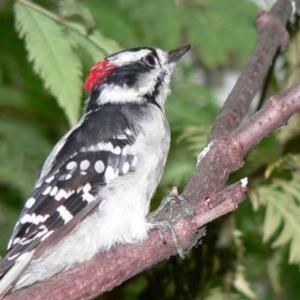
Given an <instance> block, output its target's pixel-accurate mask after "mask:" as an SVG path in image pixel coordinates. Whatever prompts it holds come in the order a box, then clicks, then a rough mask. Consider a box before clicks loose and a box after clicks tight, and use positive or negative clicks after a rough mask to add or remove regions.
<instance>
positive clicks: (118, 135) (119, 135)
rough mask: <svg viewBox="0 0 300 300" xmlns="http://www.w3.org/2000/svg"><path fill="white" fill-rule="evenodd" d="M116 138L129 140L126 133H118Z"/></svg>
mask: <svg viewBox="0 0 300 300" xmlns="http://www.w3.org/2000/svg"><path fill="white" fill-rule="evenodd" d="M116 138H117V139H118V140H127V136H126V134H117V136H116Z"/></svg>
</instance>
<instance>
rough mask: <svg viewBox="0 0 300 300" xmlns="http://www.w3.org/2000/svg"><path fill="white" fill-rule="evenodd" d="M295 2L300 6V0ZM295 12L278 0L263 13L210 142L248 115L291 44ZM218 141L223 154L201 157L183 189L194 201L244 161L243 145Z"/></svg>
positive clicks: (285, 0)
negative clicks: (276, 62)
mask: <svg viewBox="0 0 300 300" xmlns="http://www.w3.org/2000/svg"><path fill="white" fill-rule="evenodd" d="M294 2H295V4H297V5H298V6H299V5H300V0H297V1H294ZM291 12H292V5H291V1H288V0H278V1H277V2H276V4H275V5H274V6H273V8H272V10H271V11H270V12H269V13H260V14H259V15H258V17H257V29H258V40H257V45H256V47H255V49H254V51H253V53H252V55H251V57H250V59H249V61H248V64H247V66H246V68H245V70H244V71H243V73H242V74H241V76H240V78H239V79H238V81H237V82H236V84H235V86H234V88H233V90H232V92H231V93H230V95H229V97H228V99H227V100H226V102H225V103H224V106H223V109H222V111H221V113H220V115H219V116H218V118H217V119H216V121H215V124H214V128H213V130H212V132H211V134H210V136H209V141H214V140H216V139H218V138H221V137H223V138H224V137H225V136H227V135H228V134H229V133H230V132H232V130H234V129H235V128H236V127H237V126H238V125H239V124H240V122H241V120H242V119H243V118H244V116H245V114H246V112H247V110H248V108H249V105H250V103H251V101H252V100H253V97H254V95H255V94H256V93H257V92H258V91H259V89H260V88H261V86H262V84H263V81H264V78H265V75H266V73H267V72H268V69H269V67H270V65H271V63H272V61H273V58H274V56H275V54H276V52H277V51H278V49H279V47H281V46H282V45H285V44H286V43H287V40H288V36H287V32H286V30H285V27H284V25H285V24H286V22H287V20H288V19H289V17H290V15H291ZM214 142H215V141H214ZM222 143H223V144H222ZM217 144H218V145H219V150H220V151H221V152H220V155H217V156H216V157H215V161H214V160H210V159H203V160H201V162H200V163H199V164H198V166H197V168H196V170H195V172H194V174H193V176H192V178H191V180H190V181H189V182H188V184H187V186H186V187H185V189H184V191H183V195H184V196H185V197H186V198H187V199H189V200H190V201H192V202H197V201H198V200H199V199H205V198H206V197H207V196H208V195H212V194H214V193H216V192H217V191H219V190H220V189H222V187H223V186H224V184H225V182H226V180H227V179H228V176H229V174H230V171H229V170H231V169H232V170H235V169H238V168H239V167H240V166H241V164H242V163H243V162H242V159H241V157H239V156H238V155H239V153H237V152H236V151H238V149H237V148H236V147H239V145H235V146H233V147H232V148H231V149H226V148H225V147H224V146H225V144H226V143H225V144H224V140H219V141H218V143H217ZM215 146H216V145H215ZM224 152H225V153H224ZM224 154H226V155H228V158H230V159H231V160H232V163H230V162H229V160H226V161H225V162H224V161H219V160H218V159H219V158H220V157H226V155H225V156H223V155H224ZM210 155H212V154H210ZM227 163H229V165H227ZM231 164H235V168H230V165H231ZM232 170H231V171H232ZM216 174H218V175H216Z"/></svg>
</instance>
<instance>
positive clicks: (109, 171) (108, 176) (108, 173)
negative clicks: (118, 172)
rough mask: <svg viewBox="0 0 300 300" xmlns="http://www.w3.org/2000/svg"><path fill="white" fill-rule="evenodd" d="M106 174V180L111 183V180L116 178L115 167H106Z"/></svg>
mask: <svg viewBox="0 0 300 300" xmlns="http://www.w3.org/2000/svg"><path fill="white" fill-rule="evenodd" d="M104 176H105V180H106V182H107V183H109V182H110V181H112V179H114V178H115V171H114V169H113V168H112V167H111V166H108V167H107V168H106V171H105V175H104Z"/></svg>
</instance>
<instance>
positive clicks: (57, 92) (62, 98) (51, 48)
mask: <svg viewBox="0 0 300 300" xmlns="http://www.w3.org/2000/svg"><path fill="white" fill-rule="evenodd" d="M15 16H16V28H17V31H18V32H19V34H20V36H21V37H22V38H24V40H25V44H26V48H27V50H28V54H29V60H30V61H32V62H33V66H34V70H35V71H36V72H37V73H38V74H39V75H40V76H41V78H42V79H43V80H44V82H45V85H46V87H47V88H49V90H50V91H51V92H52V94H53V95H54V96H55V97H56V98H57V101H58V103H59V105H60V106H61V107H62V108H63V109H64V112H65V114H66V116H67V118H68V120H69V122H70V124H71V125H74V124H75V123H76V121H77V120H78V117H79V108H80V102H81V90H82V83H81V63H80V61H79V59H78V57H77V55H76V54H75V52H74V51H73V49H72V47H71V44H70V43H69V40H68V39H67V38H66V35H65V34H64V33H63V31H62V28H61V27H60V26H59V25H58V24H57V23H56V22H55V20H53V19H51V18H49V17H47V11H45V10H43V9H42V8H41V7H39V6H36V5H34V4H32V3H31V2H28V1H26V0H20V1H18V2H16V4H15Z"/></svg>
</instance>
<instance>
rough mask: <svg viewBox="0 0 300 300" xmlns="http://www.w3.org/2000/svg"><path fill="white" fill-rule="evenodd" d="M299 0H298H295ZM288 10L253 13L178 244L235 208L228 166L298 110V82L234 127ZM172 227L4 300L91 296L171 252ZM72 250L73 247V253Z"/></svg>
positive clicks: (280, 41) (282, 5) (281, 36)
mask: <svg viewBox="0 0 300 300" xmlns="http://www.w3.org/2000/svg"><path fill="white" fill-rule="evenodd" d="M295 2H297V4H299V2H300V0H298V1H295ZM290 14H291V5H290V1H285V0H278V1H277V3H276V4H275V6H274V7H273V9H272V11H271V12H270V14H266V13H264V14H260V16H258V19H257V24H258V25H257V27H258V32H259V37H258V41H257V46H256V49H255V50H254V52H253V54H252V56H251V58H250V60H249V62H248V65H247V66H246V68H245V71H244V72H243V74H242V75H241V77H240V79H239V80H238V82H237V84H236V87H235V88H234V90H233V91H232V93H231V94H230V96H229V97H228V100H227V101H226V103H225V105H224V108H223V110H222V112H221V114H220V116H219V117H218V119H217V120H216V123H215V126H214V130H213V131H212V133H211V135H210V141H213V142H211V143H210V147H209V148H207V149H206V150H207V151H205V152H203V153H202V158H201V161H200V162H199V164H198V167H197V169H196V171H195V174H194V175H193V176H192V178H191V180H190V181H189V183H188V184H187V186H186V188H185V189H184V192H183V194H182V196H183V197H185V198H186V199H189V200H191V201H192V203H193V205H194V212H195V213H194V215H193V216H192V217H187V218H182V219H179V220H178V222H177V223H176V224H175V229H176V232H177V235H178V238H179V242H180V245H181V247H182V248H183V249H190V248H192V247H193V246H195V244H196V243H197V241H198V238H199V236H200V237H201V236H203V234H204V232H203V230H199V228H201V227H203V226H204V225H206V224H207V223H209V222H211V221H213V220H215V219H217V218H219V217H221V216H223V215H225V214H227V213H229V212H231V211H233V210H235V209H236V208H237V204H239V203H241V202H242V201H243V199H244V196H245V190H246V185H245V180H244V181H240V182H237V183H235V184H233V185H231V186H229V187H227V188H225V189H224V190H223V191H220V190H221V189H222V186H223V185H224V183H225V181H226V180H227V178H228V176H229V175H230V173H231V172H233V171H235V170H237V169H238V168H240V167H241V166H242V165H243V159H244V157H245V155H246V154H247V153H248V151H249V150H250V149H252V148H253V147H254V146H255V145H256V144H257V143H258V142H259V141H260V140H261V139H262V138H263V137H265V136H267V135H268V134H270V133H271V132H272V131H273V130H275V129H276V128H278V127H280V126H282V125H283V124H285V123H286V122H287V121H288V119H289V117H290V116H291V115H293V114H294V113H296V112H297V111H298V110H300V85H299V86H297V87H295V88H292V89H290V90H288V91H287V92H286V93H284V94H282V95H279V96H274V97H271V98H270V99H269V100H268V101H267V102H266V104H265V105H264V106H263V107H262V109H261V110H260V111H259V112H257V113H256V114H254V115H253V116H252V117H251V118H249V120H247V121H246V122H244V123H243V124H242V125H241V126H240V127H239V128H237V129H235V127H236V126H238V124H240V122H241V120H242V119H243V118H244V115H245V113H246V111H247V110H248V107H249V105H250V102H251V101H252V99H253V97H254V95H255V94H256V93H257V91H259V89H260V88H261V86H262V84H263V80H264V78H265V75H266V73H267V70H268V68H269V66H270V65H271V63H272V60H273V58H274V56H275V54H276V52H277V51H278V48H279V47H281V46H282V45H284V44H286V43H287V34H286V32H285V29H284V27H283V26H284V25H285V24H286V22H287V20H288V18H289V16H290ZM175 254H176V250H175V247H174V244H173V242H172V239H171V235H170V234H169V233H167V234H166V235H165V241H162V240H161V238H160V235H159V232H158V231H157V230H153V231H151V232H150V234H149V238H148V239H147V240H145V241H144V242H143V243H141V244H137V245H119V246H116V247H114V248H113V249H112V250H111V251H110V252H108V253H103V254H101V255H98V256H96V257H94V258H93V259H92V260H90V261H88V262H84V263H82V264H79V265H77V266H75V267H74V268H72V269H70V270H68V271H66V272H64V273H61V274H57V275H55V276H54V277H52V278H51V279H49V280H46V281H43V282H40V283H37V284H35V285H33V286H31V287H28V288H26V289H24V290H21V291H18V292H16V293H14V294H12V295H8V296H6V297H5V298H4V299H6V300H18V299H22V300H29V299H30V300H33V299H49V295H51V299H88V298H92V297H95V296H97V295H99V294H101V293H103V292H106V291H109V290H111V289H113V288H114V287H116V286H117V285H119V284H121V283H122V282H124V281H125V280H127V279H129V278H131V277H133V276H134V275H136V274H138V273H140V272H142V271H143V270H145V269H147V268H150V267H152V266H153V265H154V264H156V263H158V262H159V261H161V260H164V259H167V258H168V257H170V256H171V255H175ZM70 255H71V254H70Z"/></svg>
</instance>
